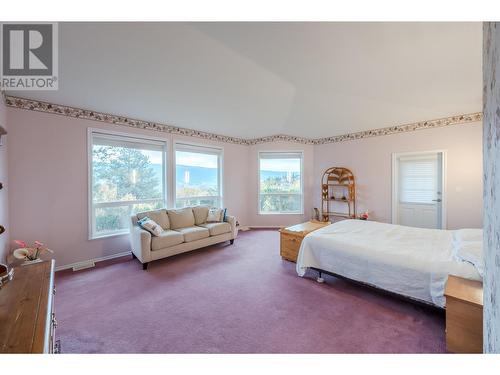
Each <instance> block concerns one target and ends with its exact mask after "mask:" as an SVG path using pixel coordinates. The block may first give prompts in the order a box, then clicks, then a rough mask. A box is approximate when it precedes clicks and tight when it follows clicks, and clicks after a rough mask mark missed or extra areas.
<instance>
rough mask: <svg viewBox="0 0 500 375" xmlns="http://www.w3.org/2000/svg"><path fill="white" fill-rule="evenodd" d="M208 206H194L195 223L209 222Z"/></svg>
mask: <svg viewBox="0 0 500 375" xmlns="http://www.w3.org/2000/svg"><path fill="white" fill-rule="evenodd" d="M208 209H209V207H208V206H194V207H193V214H194V224H195V225H200V224H205V223H206V222H207V217H208Z"/></svg>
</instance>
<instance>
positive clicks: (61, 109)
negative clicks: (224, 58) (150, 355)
mask: <svg viewBox="0 0 500 375" xmlns="http://www.w3.org/2000/svg"><path fill="white" fill-rule="evenodd" d="M3 97H4V100H5V104H6V105H7V106H9V107H13V108H19V109H26V110H30V111H37V112H44V113H51V114H56V115H61V116H68V117H73V118H81V119H85V120H91V121H99V122H105V123H108V124H116V125H123V126H128V127H132V128H138V129H146V130H154V131H159V132H164V133H170V134H177V135H184V136H188V137H196V138H202V139H208V140H210V141H217V142H225V143H233V144H239V145H247V146H251V145H257V144H261V143H267V142H280V141H282V142H295V143H301V144H307V145H323V144H328V143H337V142H345V141H352V140H356V139H362V138H369V137H379V136H383V135H391V134H398V133H405V132H412V131H416V130H424V129H432V128H440V127H443V126H450V125H459V124H469V123H474V122H478V121H482V119H483V114H482V112H475V113H469V114H464V115H457V116H450V117H444V118H440V119H436V120H427V121H420V122H414V123H410V124H403V125H396V126H389V127H386V128H380V129H373V130H364V131H360V132H356V133H349V134H343V135H336V136H333V137H323V138H315V139H311V138H304V137H295V136H292V135H286V134H277V135H271V136H267V137H259V138H251V139H245V138H238V137H229V136H225V135H220V134H214V133H208V132H203V131H199V130H193V129H187V128H180V127H177V126H172V125H166V124H160V123H156V122H151V121H142V120H136V119H132V118H129V117H123V116H116V115H110V114H106V113H101V112H95V111H90V110H86V109H81V108H76V107H69V106H64V105H59V104H52V103H47V102H42V101H39V100H32V99H25V98H20V97H15V96H10V95H5V94H3Z"/></svg>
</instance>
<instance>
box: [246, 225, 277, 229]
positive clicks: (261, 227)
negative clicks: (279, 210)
mask: <svg viewBox="0 0 500 375" xmlns="http://www.w3.org/2000/svg"><path fill="white" fill-rule="evenodd" d="M284 227H285V226H284V225H249V226H248V228H250V229H281V228H284Z"/></svg>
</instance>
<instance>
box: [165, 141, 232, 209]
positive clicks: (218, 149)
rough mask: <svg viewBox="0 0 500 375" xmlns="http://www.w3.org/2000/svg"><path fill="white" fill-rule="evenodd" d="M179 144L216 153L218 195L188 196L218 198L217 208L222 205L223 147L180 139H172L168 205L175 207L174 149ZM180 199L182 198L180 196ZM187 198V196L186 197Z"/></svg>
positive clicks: (187, 148) (184, 147)
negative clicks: (217, 159) (217, 157)
mask: <svg viewBox="0 0 500 375" xmlns="http://www.w3.org/2000/svg"><path fill="white" fill-rule="evenodd" d="M179 146H181V147H180V148H183V149H185V150H187V151H189V149H190V148H191V150H194V151H196V150H198V151H200V152H204V151H206V153H210V152H212V153H213V154H217V155H218V156H219V165H218V169H219V173H217V178H218V183H219V196H203V197H190V198H214V197H215V198H219V206H220V207H219V208H223V207H224V148H223V147H217V146H207V145H202V144H199V143H191V142H186V141H182V140H175V141H174V146H173V147H172V157H171V158H170V159H171V161H172V163H171V168H170V169H171V179H170V181H171V184H170V191H171V192H172V194H171V200H170V202H169V206H170V207H177V206H176V202H177V176H176V173H177V170H176V169H177V168H176V166H177V160H176V157H175V154H176V151H177V149H178V148H179ZM181 199H182V198H181ZM186 199H188V198H186Z"/></svg>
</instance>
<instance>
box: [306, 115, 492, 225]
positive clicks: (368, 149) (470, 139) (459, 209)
mask: <svg viewBox="0 0 500 375" xmlns="http://www.w3.org/2000/svg"><path fill="white" fill-rule="evenodd" d="M438 149H442V150H447V176H446V182H447V184H446V190H447V196H448V200H447V206H448V209H447V226H448V229H454V228H463V227H482V215H483V176H482V170H483V168H482V126H481V123H479V122H478V123H475V124H469V125H454V126H449V127H443V128H436V129H428V130H419V131H415V132H410V133H402V134H394V135H389V136H382V137H373V138H364V139H360V140H355V141H348V142H342V143H334V144H328V145H321V146H315V149H314V176H315V177H314V181H315V184H314V190H313V191H312V192H311V193H312V195H313V196H314V199H315V200H314V205H315V207H320V204H321V203H320V180H321V176H322V175H323V172H324V171H325V170H326V169H327V168H329V167H333V166H339V167H347V168H349V169H351V170H352V171H353V173H354V175H355V177H356V186H357V198H358V199H357V203H358V213H359V212H362V211H364V210H370V211H372V215H373V219H374V220H377V221H383V222H389V223H390V222H391V195H392V187H391V170H392V159H391V158H392V153H394V152H411V151H426V150H438Z"/></svg>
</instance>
